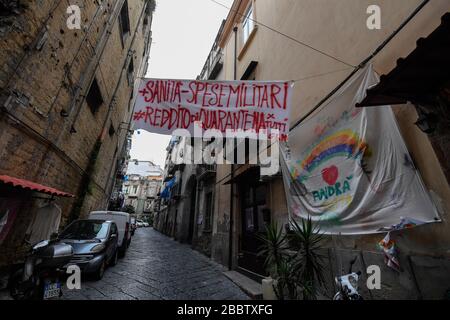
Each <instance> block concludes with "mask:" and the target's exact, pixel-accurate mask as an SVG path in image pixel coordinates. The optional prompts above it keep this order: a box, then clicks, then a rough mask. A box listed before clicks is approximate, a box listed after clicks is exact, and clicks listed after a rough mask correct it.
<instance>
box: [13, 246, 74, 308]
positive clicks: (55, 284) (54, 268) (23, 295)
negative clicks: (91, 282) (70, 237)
mask: <svg viewBox="0 0 450 320" xmlns="http://www.w3.org/2000/svg"><path fill="white" fill-rule="evenodd" d="M72 256H73V249H72V246H70V245H68V244H65V243H57V242H56V241H49V240H45V241H42V242H39V243H37V244H36V245H34V246H33V247H32V248H31V250H30V253H29V254H28V256H27V257H26V259H25V262H24V263H23V265H19V267H18V268H16V269H15V271H14V272H13V273H12V275H11V276H10V278H9V284H8V287H9V291H10V295H11V297H12V298H13V299H15V300H50V299H55V298H60V297H61V296H62V281H63V279H65V276H66V274H65V270H64V269H63V267H64V266H65V265H66V264H67V263H68V262H69V261H70V260H71V259H72Z"/></svg>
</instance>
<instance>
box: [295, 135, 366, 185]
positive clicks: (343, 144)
mask: <svg viewBox="0 0 450 320" xmlns="http://www.w3.org/2000/svg"><path fill="white" fill-rule="evenodd" d="M366 149H367V143H366V142H365V141H364V140H362V139H361V138H360V137H359V135H358V133H357V132H355V131H353V130H351V129H344V130H340V131H337V132H334V133H333V134H331V135H329V136H326V137H325V138H323V139H322V140H320V141H319V142H318V143H316V144H314V145H313V146H312V147H311V148H309V149H308V150H306V151H305V152H304V154H307V156H306V157H305V158H304V159H303V160H299V161H297V162H296V165H294V166H292V167H291V175H292V177H293V178H294V179H295V180H297V181H299V182H303V181H306V180H307V179H308V176H309V175H310V174H311V173H312V172H314V170H315V169H317V168H318V167H319V166H320V165H321V164H324V163H325V162H327V161H329V160H330V159H333V158H336V157H347V158H355V159H357V158H358V157H360V156H361V157H362V156H363V155H364V152H365V150H366Z"/></svg>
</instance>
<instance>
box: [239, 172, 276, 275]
mask: <svg viewBox="0 0 450 320" xmlns="http://www.w3.org/2000/svg"><path fill="white" fill-rule="evenodd" d="M239 190H240V194H241V196H242V197H241V210H240V212H241V235H240V238H239V240H240V241H239V258H238V266H239V268H240V270H241V271H243V272H244V273H246V274H247V275H248V276H250V277H252V278H254V279H255V280H258V281H259V280H261V279H262V278H263V277H265V276H266V275H267V272H266V270H265V268H264V261H265V257H263V256H259V255H258V252H259V251H260V250H261V246H262V244H263V242H262V241H261V240H260V239H259V236H262V235H264V234H265V232H266V225H268V224H270V210H269V208H268V206H267V202H266V198H267V186H266V185H265V184H262V183H260V182H259V180H256V181H255V180H253V179H252V180H250V181H243V182H241V184H240V186H239Z"/></svg>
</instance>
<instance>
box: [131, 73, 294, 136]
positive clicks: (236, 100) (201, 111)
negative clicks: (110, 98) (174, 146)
mask: <svg viewBox="0 0 450 320" xmlns="http://www.w3.org/2000/svg"><path fill="white" fill-rule="evenodd" d="M290 94H291V85H290V83H289V82H263V81H224V82H221V81H188V80H158V79H143V81H142V83H141V86H140V89H139V96H138V97H137V100H136V106H135V111H134V115H133V121H134V123H135V127H137V128H140V129H146V130H147V131H151V132H155V133H169V131H172V130H175V129H188V130H189V129H192V127H193V124H194V123H195V122H197V124H199V125H200V126H201V127H202V128H203V129H204V130H208V129H216V130H219V131H221V132H225V131H227V130H244V131H247V130H252V131H254V132H256V133H258V132H259V131H261V130H267V131H268V132H270V130H278V131H279V132H280V139H282V140H285V139H286V136H287V133H288V130H289V110H290Z"/></svg>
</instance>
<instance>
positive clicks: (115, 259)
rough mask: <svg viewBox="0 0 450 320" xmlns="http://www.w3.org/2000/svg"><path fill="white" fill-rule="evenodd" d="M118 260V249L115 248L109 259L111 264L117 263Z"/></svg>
mask: <svg viewBox="0 0 450 320" xmlns="http://www.w3.org/2000/svg"><path fill="white" fill-rule="evenodd" d="M118 260H119V250H117V249H116V251H115V253H114V255H113V257H112V259H111V265H112V266H115V265H116V264H117V261H118Z"/></svg>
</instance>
